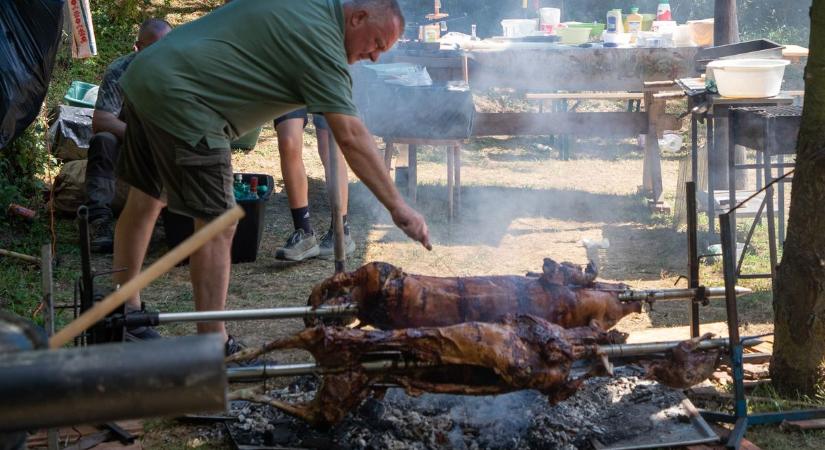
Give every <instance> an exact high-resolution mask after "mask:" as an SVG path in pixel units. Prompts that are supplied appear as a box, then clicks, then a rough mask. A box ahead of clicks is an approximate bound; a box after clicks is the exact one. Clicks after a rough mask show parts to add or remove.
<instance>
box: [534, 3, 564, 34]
mask: <svg viewBox="0 0 825 450" xmlns="http://www.w3.org/2000/svg"><path fill="white" fill-rule="evenodd" d="M539 20H540V22H539V24H540V27H541V31H542V32H544V33H546V34H555V33H556V30H557V29H558V27H559V23H560V22H561V10H560V9H559V8H539Z"/></svg>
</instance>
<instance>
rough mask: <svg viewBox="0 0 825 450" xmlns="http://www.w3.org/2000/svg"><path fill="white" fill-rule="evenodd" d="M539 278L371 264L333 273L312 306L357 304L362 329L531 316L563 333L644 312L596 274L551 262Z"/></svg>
mask: <svg viewBox="0 0 825 450" xmlns="http://www.w3.org/2000/svg"><path fill="white" fill-rule="evenodd" d="M542 269H543V270H542V273H541V274H538V275H537V276H517V275H512V276H506V275H505V276H476V277H432V276H424V275H413V274H408V273H405V272H404V271H403V270H401V269H400V268H398V267H395V266H393V265H391V264H387V263H382V262H372V263H369V264H366V265H364V266H362V267H360V268H359V269H357V270H355V271H352V272H346V273H339V274H335V275H334V276H332V277H330V278H327V279H326V280H324V281H322V282H321V283H319V284H318V285H316V286H315V288H314V289H313V291H312V294H311V296H310V298H309V304H310V306H313V307H319V306H325V305H330V306H331V305H342V304H355V305H357V306H358V313H357V318H358V320H359V322H360V324H361V325H369V326H373V327H376V328H379V329H384V330H393V329H400V328H417V327H438V326H448V325H455V324H459V323H464V322H497V321H500V320H502V319H503V318H504V317H505V316H507V315H522V314H529V315H533V316H537V317H541V318H543V319H545V320H547V321H549V322H552V323H555V324H558V325H561V326H562V327H564V328H573V327H582V326H590V325H595V326H598V327H599V328H601V329H603V330H607V329H609V328H611V327H613V326H614V325H615V324H616V323H617V322H618V321H619V320H620V319H621V318H622V317H624V316H626V315H628V314H630V313H633V312H641V310H642V302H641V301H632V302H626V303H623V302H621V301H620V300H619V297H618V294H619V292H620V291H623V290H625V289H628V286H626V285H624V284H619V283H600V282H596V281H595V279H596V271H595V269H594V268H593V266H590V265H588V266H587V268H586V269H585V270H584V271H582V269H581V268H580V267H579V266H577V265H574V264H571V263H566V262H565V263H561V264H559V263H556V262H555V261H553V260H552V259H549V258H546V259H545V260H544V265H543V267H542Z"/></svg>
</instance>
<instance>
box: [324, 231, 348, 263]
mask: <svg viewBox="0 0 825 450" xmlns="http://www.w3.org/2000/svg"><path fill="white" fill-rule="evenodd" d="M318 247H319V250H320V251H319V253H318V255H319V256H321V257H323V258H328V257H331V256H334V255H335V233H334V232H333V231H332V230H327V232H326V233H324V235H323V236H321V243H320V244H318ZM354 251H355V241H353V240H352V237H350V235H349V233H344V253H346V254H347V255H351V254H352V252H354Z"/></svg>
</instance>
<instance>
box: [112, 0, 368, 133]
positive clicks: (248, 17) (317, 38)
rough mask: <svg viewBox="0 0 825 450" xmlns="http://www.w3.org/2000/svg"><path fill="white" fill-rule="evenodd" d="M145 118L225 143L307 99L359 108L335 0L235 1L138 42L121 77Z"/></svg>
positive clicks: (323, 107) (318, 109)
mask: <svg viewBox="0 0 825 450" xmlns="http://www.w3.org/2000/svg"><path fill="white" fill-rule="evenodd" d="M120 85H121V87H122V88H123V91H124V93H125V94H126V98H127V99H128V101H129V102H130V103H131V104H132V106H133V107H134V109H135V110H136V111H137V112H138V113H139V114H140V115H141V118H142V119H143V120H148V121H150V122H151V123H153V124H154V125H156V126H158V127H160V128H162V129H163V130H165V131H167V132H169V133H170V134H172V135H174V136H176V137H178V138H180V139H182V140H184V141H186V142H188V143H189V144H191V145H195V144H196V143H197V142H199V141H200V140H201V139H202V138H204V137H205V138H206V139H207V142H208V143H209V144H210V146H212V145H223V146H225V144H226V142H227V141H228V140H231V139H236V138H237V137H238V136H241V135H243V134H245V133H246V132H248V131H250V130H252V129H254V128H257V127H259V126H261V125H262V124H263V123H265V122H267V121H269V120H272V119H274V118H276V117H279V116H281V115H283V114H286V113H288V112H290V111H292V110H295V109H298V108H301V107H304V106H306V107H307V109H308V111H309V112H311V113H323V112H334V113H342V114H348V115H358V111H357V109H356V107H355V105H354V103H353V101H352V78H351V77H350V73H349V67H348V65H347V56H346V50H345V48H344V13H343V8H342V6H341V2H340V0H235V1H233V2H230V3H228V4H226V5H225V6H222V7H220V8H218V9H216V10H215V11H213V12H211V13H210V14H207V15H206V16H204V17H202V18H200V19H198V20H195V21H193V22H190V23H187V24H186V25H182V26H180V27H178V28H176V29H174V30H172V31H171V32H170V33H169V34H168V35H167V36H166V37H165V38H163V39H161V40H160V41H158V42H156V43H155V44H153V45H151V46H149V47H147V48H146V49H144V50H143V51H141V52H140V53H139V54H138V56H137V57H135V60H134V61H133V62H132V64H130V65H129V69H128V70H127V71H126V73H125V74H124V75H123V77H121V79H120Z"/></svg>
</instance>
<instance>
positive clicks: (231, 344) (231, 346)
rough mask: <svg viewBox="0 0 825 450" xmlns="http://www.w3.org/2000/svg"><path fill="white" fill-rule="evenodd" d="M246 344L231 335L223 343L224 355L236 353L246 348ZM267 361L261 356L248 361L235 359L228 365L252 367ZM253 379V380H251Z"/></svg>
mask: <svg viewBox="0 0 825 450" xmlns="http://www.w3.org/2000/svg"><path fill="white" fill-rule="evenodd" d="M246 348H247V347H246V344H244V343H243V342H242V341H241V340H239V339H235V337H234V336H232V335H229V339H227V340H226V343H224V344H223V353H224V356H230V355H234V354H235V353H238V352H240V351H242V350H246ZM266 363H267V361H265V360H263V359H261V358H253V359H249V360H246V361H234V362H231V363H228V364H227V365H226V367H252V366H260V365H263V364H266ZM250 381H251V380H250Z"/></svg>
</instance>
